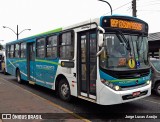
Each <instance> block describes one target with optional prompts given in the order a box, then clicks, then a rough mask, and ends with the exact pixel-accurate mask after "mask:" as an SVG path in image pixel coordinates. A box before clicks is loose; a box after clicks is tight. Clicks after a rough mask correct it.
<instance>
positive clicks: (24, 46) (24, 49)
mask: <svg viewBox="0 0 160 122" xmlns="http://www.w3.org/2000/svg"><path fill="white" fill-rule="evenodd" d="M25 52H26V43H21V50H20V57H21V58H25V57H26V55H25Z"/></svg>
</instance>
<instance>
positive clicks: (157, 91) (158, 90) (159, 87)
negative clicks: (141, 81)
mask: <svg viewBox="0 0 160 122" xmlns="http://www.w3.org/2000/svg"><path fill="white" fill-rule="evenodd" d="M155 91H156V94H157V95H158V96H160V83H157V84H156V86H155Z"/></svg>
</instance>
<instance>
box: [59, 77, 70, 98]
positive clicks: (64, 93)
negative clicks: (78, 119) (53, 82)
mask: <svg viewBox="0 0 160 122" xmlns="http://www.w3.org/2000/svg"><path fill="white" fill-rule="evenodd" d="M58 94H59V97H60V98H61V99H62V100H64V101H70V100H71V93H70V87H69V84H68V82H67V80H65V79H61V80H60V82H59V85H58Z"/></svg>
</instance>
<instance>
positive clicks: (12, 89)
mask: <svg viewBox="0 0 160 122" xmlns="http://www.w3.org/2000/svg"><path fill="white" fill-rule="evenodd" d="M0 113H1V114H3V113H5V114H11V116H12V118H16V117H18V116H13V114H14V113H17V115H20V117H21V118H22V116H23V120H21V119H12V120H7V119H2V120H0V122H25V121H26V122H28V121H29V122H30V121H31V122H53V121H54V122H56V121H57V122H59V121H61V122H62V121H63V122H64V121H67V122H69V121H72V122H84V121H88V120H85V119H83V118H81V117H80V116H78V115H76V114H73V113H72V112H71V111H69V110H67V109H65V108H62V107H60V106H59V105H56V104H54V103H52V102H50V101H48V100H46V99H43V98H41V97H39V96H37V95H35V94H33V93H31V92H29V91H27V90H25V89H22V88H20V87H19V86H16V85H14V84H12V83H10V82H9V81H6V80H5V79H3V78H0ZM36 113H37V114H42V115H39V116H38V115H37V114H36ZM43 113H49V114H47V115H44V114H43ZM1 114H0V116H1V117H0V118H2V115H1ZM22 114H29V115H30V114H35V115H37V118H38V120H36V119H34V120H33V119H30V120H28V115H22ZM47 116H49V117H53V118H52V119H47V120H46V119H45V117H47ZM41 117H42V120H41V119H39V118H41ZM43 117H44V119H43ZM24 118H27V120H26V119H24ZM57 118H58V119H57Z"/></svg>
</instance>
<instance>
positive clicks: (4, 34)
mask: <svg viewBox="0 0 160 122" xmlns="http://www.w3.org/2000/svg"><path fill="white" fill-rule="evenodd" d="M107 2H109V3H110V4H111V6H112V9H113V14H120V15H128V16H132V7H131V5H132V3H131V2H132V0H107ZM110 14H111V13H110V8H109V6H108V5H107V4H106V3H103V2H99V1H98V0H0V43H1V44H5V43H7V42H10V41H13V40H16V34H14V33H13V32H12V31H11V30H10V29H8V28H3V26H7V27H9V28H11V29H12V30H14V31H15V32H16V29H17V25H18V27H19V32H21V31H23V30H24V29H31V31H28V30H26V31H24V32H22V33H21V34H20V35H19V38H20V39H21V38H25V37H29V36H32V35H35V34H38V33H42V32H46V31H49V30H53V29H56V28H59V27H66V26H70V25H72V24H75V23H78V22H81V21H85V20H88V19H90V18H97V17H100V16H102V15H110ZM159 15H160V0H137V17H138V18H140V19H142V20H144V21H146V22H147V23H148V24H149V33H154V32H160V24H159V23H160V16H159ZM1 40H3V41H1Z"/></svg>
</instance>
